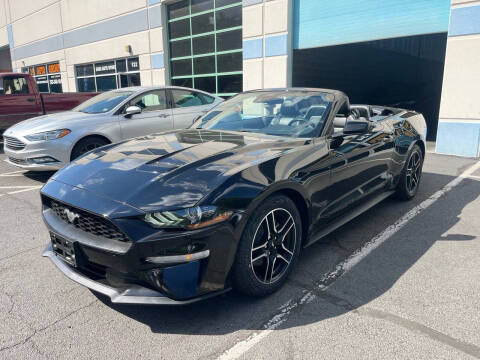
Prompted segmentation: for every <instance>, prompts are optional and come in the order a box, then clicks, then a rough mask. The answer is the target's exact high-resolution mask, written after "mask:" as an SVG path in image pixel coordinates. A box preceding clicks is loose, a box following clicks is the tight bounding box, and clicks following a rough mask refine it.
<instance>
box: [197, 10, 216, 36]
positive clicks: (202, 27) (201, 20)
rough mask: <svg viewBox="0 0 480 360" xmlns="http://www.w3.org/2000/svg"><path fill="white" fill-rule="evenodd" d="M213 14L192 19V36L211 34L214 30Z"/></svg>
mask: <svg viewBox="0 0 480 360" xmlns="http://www.w3.org/2000/svg"><path fill="white" fill-rule="evenodd" d="M213 22H214V21H213V13H208V14H203V15H197V16H194V17H192V35H197V34H202V33H207V32H211V31H213V30H214V24H213Z"/></svg>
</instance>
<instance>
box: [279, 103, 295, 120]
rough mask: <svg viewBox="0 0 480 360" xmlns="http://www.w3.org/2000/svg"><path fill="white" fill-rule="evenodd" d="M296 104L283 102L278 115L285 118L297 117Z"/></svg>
mask: <svg viewBox="0 0 480 360" xmlns="http://www.w3.org/2000/svg"><path fill="white" fill-rule="evenodd" d="M297 105H298V102H296V101H295V102H294V101H289V100H285V101H284V102H283V104H282V107H281V108H280V113H281V114H282V115H283V116H286V117H295V116H297V115H298V106H297Z"/></svg>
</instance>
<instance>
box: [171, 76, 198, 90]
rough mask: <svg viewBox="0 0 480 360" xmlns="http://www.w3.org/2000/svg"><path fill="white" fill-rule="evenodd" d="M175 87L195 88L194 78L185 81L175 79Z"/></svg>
mask: <svg viewBox="0 0 480 360" xmlns="http://www.w3.org/2000/svg"><path fill="white" fill-rule="evenodd" d="M172 85H173V86H182V87H188V88H192V87H193V79H192V78H183V79H173V80H172Z"/></svg>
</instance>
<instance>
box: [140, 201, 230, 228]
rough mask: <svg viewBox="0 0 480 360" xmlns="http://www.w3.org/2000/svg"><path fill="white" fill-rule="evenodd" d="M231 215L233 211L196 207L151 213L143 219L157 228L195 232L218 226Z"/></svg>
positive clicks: (213, 207) (211, 207)
mask: <svg viewBox="0 0 480 360" xmlns="http://www.w3.org/2000/svg"><path fill="white" fill-rule="evenodd" d="M231 215H232V212H231V211H225V210H220V209H218V208H217V207H216V206H196V207H193V208H188V209H182V210H175V211H162V212H154V213H149V214H146V215H145V216H144V217H143V220H145V221H146V222H147V223H149V224H150V225H152V226H153V227H156V228H187V229H190V230H194V229H200V228H203V227H205V226H209V225H214V224H218V223H220V222H222V221H225V220H227V219H228V218H229V217H230V216H231Z"/></svg>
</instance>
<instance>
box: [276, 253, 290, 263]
mask: <svg viewBox="0 0 480 360" xmlns="http://www.w3.org/2000/svg"><path fill="white" fill-rule="evenodd" d="M277 259H280V260H283V261H285V262H286V263H287V264H290V261H288V260H287V259H285V257H283V256H282V255H280V254H277Z"/></svg>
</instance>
